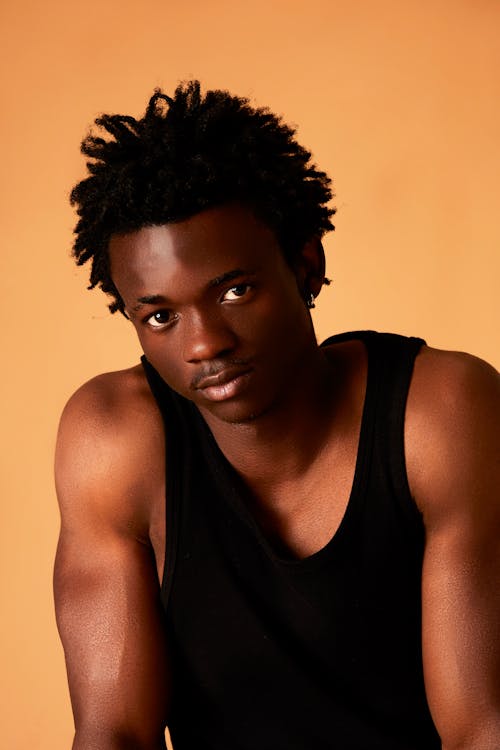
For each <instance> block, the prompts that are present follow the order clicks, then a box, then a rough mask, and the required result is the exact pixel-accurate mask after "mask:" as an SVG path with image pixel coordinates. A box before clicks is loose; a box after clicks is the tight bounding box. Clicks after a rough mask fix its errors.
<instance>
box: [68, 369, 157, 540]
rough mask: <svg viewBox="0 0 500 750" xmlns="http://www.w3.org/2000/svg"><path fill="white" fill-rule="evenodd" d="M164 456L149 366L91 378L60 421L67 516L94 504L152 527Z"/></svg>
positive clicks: (139, 526) (119, 519)
mask: <svg viewBox="0 0 500 750" xmlns="http://www.w3.org/2000/svg"><path fill="white" fill-rule="evenodd" d="M163 457H164V435H163V426H162V420H161V415H160V413H159V410H158V408H157V406H156V404H155V401H154V398H153V396H152V394H151V391H150V389H149V387H148V384H147V381H146V378H145V375H144V372H143V370H142V367H141V366H137V367H133V368H130V369H127V370H121V371H117V372H110V373H105V374H102V375H98V376H97V377H95V378H92V380H90V381H88V382H87V383H85V384H84V385H83V386H81V387H80V388H79V389H78V390H77V391H76V392H75V393H74V394H73V396H71V398H70V399H69V401H68V403H67V404H66V407H65V409H64V411H63V414H62V416H61V421H60V425H59V432H58V439H57V448H56V461H55V471H56V486H57V491H58V497H59V501H60V505H61V512H62V517H63V523H64V522H68V523H69V522H70V521H71V519H72V518H73V517H76V516H78V517H79V516H81V515H82V513H85V512H86V511H88V512H89V513H91V514H93V513H95V514H97V515H98V516H99V517H101V519H103V520H104V518H105V517H108V516H109V520H110V521H112V522H113V523H116V524H122V525H125V526H126V527H127V528H131V527H133V528H134V533H136V534H137V533H140V534H141V535H142V534H146V533H147V528H148V525H149V515H150V508H149V503H150V498H151V496H152V493H154V492H156V491H157V487H158V484H159V483H160V484H163V480H162V472H163V471H164V461H163ZM82 498H84V499H85V507H82Z"/></svg>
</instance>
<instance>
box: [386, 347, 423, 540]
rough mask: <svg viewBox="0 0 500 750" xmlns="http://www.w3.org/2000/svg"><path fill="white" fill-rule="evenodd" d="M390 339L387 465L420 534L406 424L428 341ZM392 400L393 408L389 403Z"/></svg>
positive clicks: (410, 518)
mask: <svg viewBox="0 0 500 750" xmlns="http://www.w3.org/2000/svg"><path fill="white" fill-rule="evenodd" d="M388 337H389V339H390V340H391V344H390V346H391V354H390V356H391V357H392V359H391V362H392V363H393V364H394V365H395V367H394V374H393V377H392V378H391V377H388V378H387V379H386V384H387V385H388V386H389V387H391V386H392V395H390V394H389V393H388V390H387V389H386V390H385V399H384V401H385V404H384V407H385V408H388V409H390V417H391V421H390V430H389V436H388V437H389V439H388V466H389V470H390V472H391V483H392V486H393V487H394V489H395V495H396V498H397V500H398V501H399V505H400V507H401V509H402V510H403V512H404V514H405V516H406V518H407V519H408V521H409V522H410V524H411V527H412V528H413V529H415V528H416V529H418V532H420V531H421V529H422V514H421V513H420V510H419V508H418V507H417V504H416V502H415V499H414V497H413V495H412V493H411V488H410V483H409V481H408V472H407V469H406V450H405V422H406V409H407V404H408V394H409V390H410V385H411V380H412V376H413V368H414V365H415V359H416V357H417V354H418V352H419V351H420V349H421V347H422V345H424V344H425V341H424V340H423V339H419V338H415V337H402V336H394V337H392V336H390V335H388ZM393 342H394V343H393ZM389 398H390V401H391V403H390V406H389V405H388V403H387V399H389ZM415 524H417V526H415Z"/></svg>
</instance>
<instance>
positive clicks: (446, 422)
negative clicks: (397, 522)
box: [406, 351, 500, 750]
mask: <svg viewBox="0 0 500 750" xmlns="http://www.w3.org/2000/svg"><path fill="white" fill-rule="evenodd" d="M419 360H420V361H419ZM499 400H500V393H499V381H498V375H497V373H496V372H495V371H494V370H493V368H491V367H490V366H489V365H487V364H486V363H484V362H482V361H480V360H477V359H476V358H473V357H469V356H468V355H460V354H456V353H446V352H443V353H441V352H432V351H427V352H424V353H423V354H422V355H421V358H419V359H417V363H416V368H415V374H414V382H413V385H412V389H411V391H410V398H409V403H408V417H407V427H406V442H407V457H408V474H409V479H410V485H411V487H412V490H413V491H414V494H415V499H416V501H417V504H418V505H419V507H420V509H421V511H422V514H423V519H424V524H425V529H426V547H425V555H424V565H423V575H422V606H423V622H422V628H423V630H422V633H423V658H424V674H425V683H426V691H427V696H428V700H429V706H430V709H431V712H432V714H433V717H434V721H435V723H436V727H437V729H438V731H439V733H440V735H441V738H442V741H443V748H445V750H451V749H452V748H480V750H493V748H498V747H500V638H499V635H500V502H499V481H498V480H499V476H498V469H499V460H498V459H499V453H498V446H499V444H500V435H499V422H500V420H499V407H500V404H499Z"/></svg>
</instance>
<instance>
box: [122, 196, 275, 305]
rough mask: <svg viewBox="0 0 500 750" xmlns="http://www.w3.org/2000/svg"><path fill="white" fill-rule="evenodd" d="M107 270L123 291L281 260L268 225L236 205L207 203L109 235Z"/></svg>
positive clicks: (199, 279) (144, 289)
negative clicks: (180, 216)
mask: <svg viewBox="0 0 500 750" xmlns="http://www.w3.org/2000/svg"><path fill="white" fill-rule="evenodd" d="M109 258H110V268H111V276H112V278H113V281H114V283H115V285H116V286H117V288H118V290H119V291H120V293H121V294H122V296H123V295H124V294H125V295H127V294H128V293H130V292H133V293H135V291H137V290H138V292H137V293H139V294H150V293H155V291H158V290H154V289H153V287H155V286H158V285H159V284H161V285H162V286H163V285H165V284H168V285H169V286H173V287H174V288H175V287H176V286H177V285H179V284H181V285H184V284H186V283H189V282H191V283H193V284H202V283H203V282H204V281H207V282H208V281H209V280H211V279H213V278H214V277H217V276H219V275H222V274H224V273H227V272H228V271H231V270H233V269H234V268H246V267H247V266H249V265H251V266H253V267H254V269H255V268H256V267H258V268H261V267H263V266H264V267H275V266H276V265H281V264H282V263H283V257H282V253H281V250H280V247H279V243H278V241H277V239H276V237H275V235H274V233H273V231H272V230H271V229H270V228H269V227H268V226H267V225H266V224H264V223H263V222H262V221H261V220H259V219H258V218H256V217H255V216H254V214H253V213H252V212H251V210H249V209H248V208H245V207H243V206H239V205H231V206H222V207H217V208H211V209H207V210H206V211H203V212H201V213H199V214H196V215H195V216H193V217H191V218H189V219H186V220H185V221H179V222H175V223H170V224H162V225H156V226H151V227H144V228H142V229H140V230H138V231H135V232H130V233H128V234H123V235H114V236H113V237H112V238H111V240H110V243H109Z"/></svg>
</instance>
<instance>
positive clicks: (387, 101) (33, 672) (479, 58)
mask: <svg viewBox="0 0 500 750" xmlns="http://www.w3.org/2000/svg"><path fill="white" fill-rule="evenodd" d="M1 17H2V23H1V29H2V32H1V34H2V37H3V38H2V40H1V49H2V53H3V82H2V94H1V102H2V108H3V112H2V117H1V121H0V128H1V146H2V200H1V212H2V218H1V227H2V252H1V277H0V278H1V284H2V292H1V298H0V299H1V304H2V336H3V337H4V340H3V343H2V351H3V355H4V364H3V368H2V369H3V376H4V386H3V388H2V396H3V397H4V403H3V405H2V409H1V415H2V426H3V430H4V436H3V452H2V459H3V463H4V466H3V469H2V473H1V477H2V511H1V514H2V515H1V519H0V529H1V535H2V539H1V544H0V551H1V552H0V553H1V555H2V564H1V602H2V607H3V611H2V617H1V625H0V627H1V636H2V655H1V663H2V682H3V685H2V695H1V700H0V711H1V714H2V715H1V717H0V726H1V728H2V729H1V732H2V745H3V746H4V747H6V748H11V750H16V749H17V748H22V749H23V750H24V749H26V750H28V748H30V749H31V748H39V749H40V750H69V747H70V743H71V736H72V718H71V711H70V704H69V698H68V693H67V688H66V676H65V671H64V661H63V653H62V649H61V646H60V644H59V641H58V637H57V633H56V628H55V620H54V615H53V604H52V592H51V586H52V582H51V578H52V563H53V556H54V550H55V545H56V538H57V533H58V514H57V507H56V502H55V497H54V491H53V484H52V453H53V447H54V437H55V431H56V425H57V421H58V416H59V413H60V411H61V409H62V407H63V404H64V402H65V401H66V399H67V397H68V396H69V395H70V393H71V392H72V391H73V390H74V389H75V388H76V387H77V386H78V385H79V384H80V383H82V382H83V381H84V380H86V379H88V378H90V377H91V376H92V375H94V374H96V373H99V372H102V371H105V370H110V369H118V368H122V367H127V366H129V365H132V364H135V363H136V362H137V360H138V357H139V348H138V345H137V344H136V342H135V340H134V337H133V335H132V329H131V326H130V324H128V323H127V322H126V321H125V320H124V319H122V318H121V317H120V316H118V315H116V316H114V317H111V316H110V315H108V312H107V308H106V299H105V297H104V295H102V294H101V293H98V292H94V293H89V292H86V291H85V286H86V282H87V274H88V271H87V269H85V270H81V269H80V270H77V269H76V268H75V267H74V265H73V262H72V260H71V259H70V257H69V251H70V247H71V243H72V227H73V224H74V216H73V214H72V211H71V209H70V207H69V205H68V200H67V197H68V193H69V190H70V189H71V187H72V185H73V184H74V182H75V181H76V180H78V179H79V178H80V177H81V176H83V160H82V158H81V157H80V155H79V142H80V140H81V138H82V136H83V135H84V134H85V133H86V130H87V127H88V126H89V125H90V123H91V122H92V121H93V119H94V117H95V116H97V115H98V114H99V113H100V112H102V111H106V112H121V113H126V114H134V115H137V116H140V115H142V113H143V112H144V109H145V106H146V102H147V99H148V98H149V96H150V95H151V93H152V91H153V88H154V87H155V86H158V85H160V86H163V87H164V88H165V89H166V91H167V92H171V91H172V90H173V88H174V86H175V85H176V84H177V82H178V81H179V80H181V79H187V78H191V77H199V78H200V79H201V80H202V83H203V85H204V88H207V87H219V88H227V89H229V90H230V91H232V92H234V93H238V94H241V95H245V96H249V97H250V98H251V99H252V100H253V101H254V102H256V103H257V104H260V105H268V106H270V108H271V109H272V110H274V111H276V112H278V113H282V114H283V116H284V117H285V120H286V121H287V122H292V123H295V124H297V126H298V138H299V140H300V142H301V143H303V144H304V145H306V146H307V147H309V148H311V149H312V150H313V153H314V158H315V161H316V162H317V163H318V164H319V166H320V167H321V168H323V169H325V170H327V171H328V172H329V173H330V174H331V175H332V176H333V178H334V184H335V190H336V194H337V197H336V199H335V205H336V206H337V208H338V214H337V216H336V222H335V223H336V225H337V230H336V232H335V233H334V234H331V235H328V236H327V238H326V241H325V246H326V251H327V258H328V275H329V276H331V277H333V279H334V284H333V286H331V287H330V288H326V289H324V291H323V293H322V295H321V297H320V299H319V301H318V306H317V309H316V310H315V311H314V316H315V321H316V324H317V329H318V334H319V337H320V338H323V337H326V336H327V335H329V334H332V333H334V332H338V331H343V330H350V329H358V328H366V327H370V328H375V329H378V330H390V331H395V332H400V333H404V334H415V335H419V336H422V337H424V338H426V339H427V341H428V342H429V343H430V344H431V345H434V346H437V347H443V348H451V349H460V350H465V351H470V352H472V353H475V354H477V355H479V356H482V357H484V358H486V359H488V360H489V361H491V362H493V364H495V365H496V366H497V367H498V365H499V364H500V355H499V350H498V340H497V337H498V328H499V318H498V312H497V310H498V308H497V304H496V303H497V296H498V279H499V277H500V262H499V258H498V248H499V246H500V222H499V220H498V219H499V205H498V204H499V189H498V179H499V178H498V175H499V174H500V149H499V144H498V133H499V132H500V108H499V102H500V96H499V95H500V91H499V88H500V87H499V82H500V45H499V43H498V39H499V33H500V5H499V4H498V2H497V1H496V0H475V2H471V0H467V1H466V0H423V1H422V0H406V1H403V2H401V0H378V2H375V1H374V0H344V1H342V2H341V1H340V0H329V1H328V2H327V1H326V0H324V1H322V0H309V1H308V2H298V1H297V0H275V1H274V2H273V3H270V2H269V1H268V0H255V1H254V2H253V3H251V4H249V3H239V2H234V0H233V1H231V2H230V1H229V0H212V1H211V2H206V1H205V0H204V1H203V2H202V0H191V2H189V3H181V2H180V1H179V0H178V2H168V1H167V0H164V1H163V2H160V0H145V2H143V3H141V4H139V3H136V2H130V1H129V0H120V2H118V0H109V2H106V1H105V0H103V1H102V2H96V1H95V0H88V2H86V3H84V4H71V3H66V2H63V0H46V2H44V3H41V2H35V0H32V1H31V2H29V1H27V0H18V1H17V2H15V3H14V2H12V0H11V2H4V3H3V8H2V10H1Z"/></svg>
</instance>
